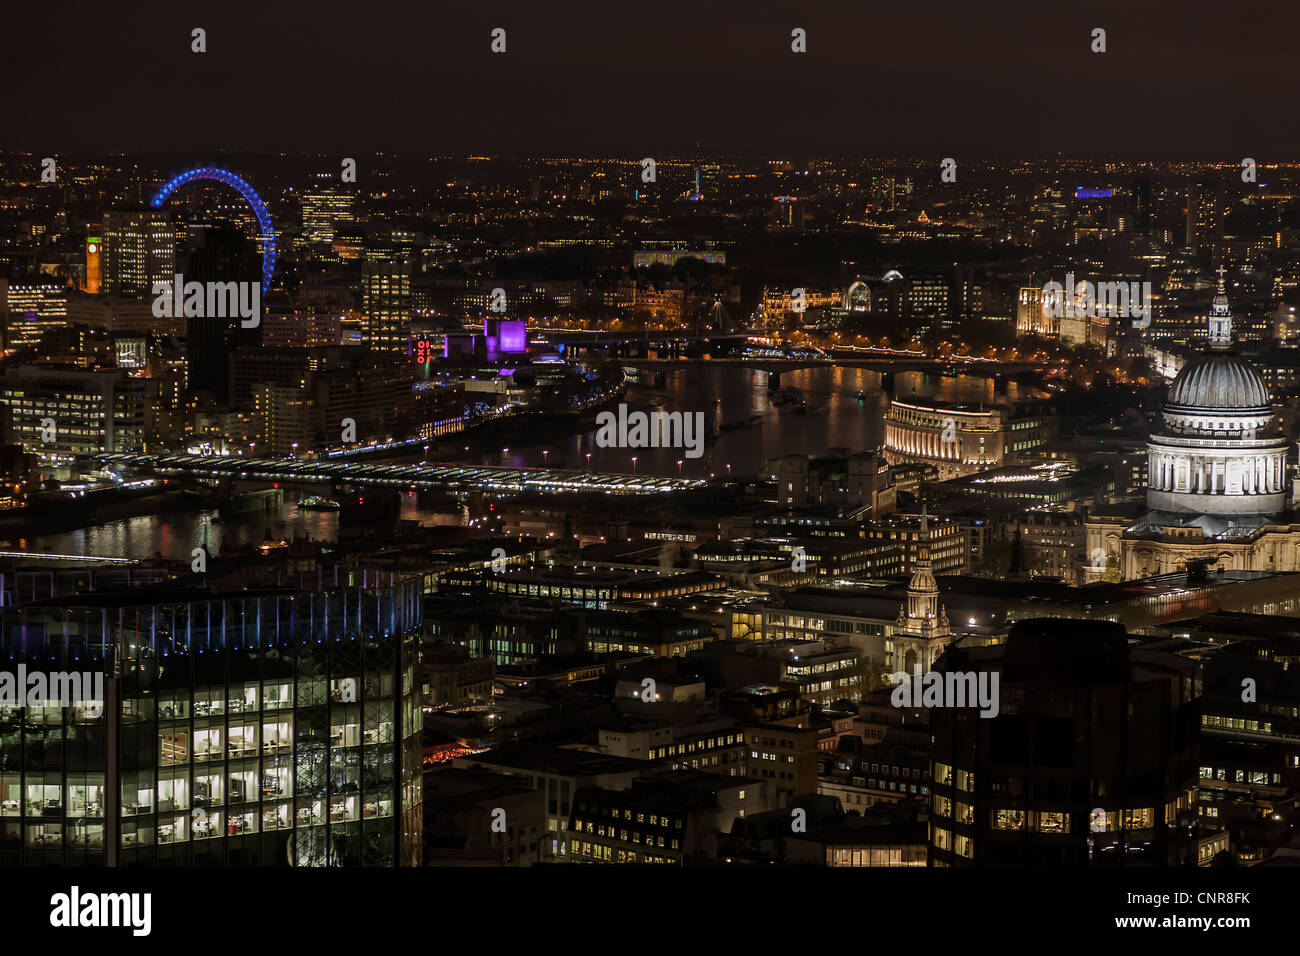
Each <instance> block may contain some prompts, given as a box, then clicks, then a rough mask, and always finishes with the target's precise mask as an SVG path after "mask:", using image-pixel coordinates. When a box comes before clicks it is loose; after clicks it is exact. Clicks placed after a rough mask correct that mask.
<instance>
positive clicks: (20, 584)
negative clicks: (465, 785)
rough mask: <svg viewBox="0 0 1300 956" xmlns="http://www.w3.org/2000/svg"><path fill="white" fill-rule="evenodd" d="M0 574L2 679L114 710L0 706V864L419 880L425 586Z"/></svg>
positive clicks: (348, 574) (381, 581) (361, 579)
mask: <svg viewBox="0 0 1300 956" xmlns="http://www.w3.org/2000/svg"><path fill="white" fill-rule="evenodd" d="M135 573H136V575H137V577H138V575H139V572H135ZM7 578H8V580H4V579H3V578H0V585H2V588H0V590H2V591H3V596H4V607H0V670H7V671H10V672H16V670H17V668H18V665H20V664H22V665H25V669H26V672H27V673H28V674H31V673H33V672H36V671H38V670H43V671H45V672H50V673H57V672H74V671H75V672H83V673H84V672H92V673H93V672H99V673H101V674H102V675H103V681H102V684H103V697H104V701H103V706H102V710H101V708H100V707H98V706H96V705H95V703H94V702H91V701H88V700H82V701H77V702H73V704H72V705H71V706H66V707H60V706H57V704H56V705H55V706H45V707H30V706H28V707H25V708H18V707H13V706H3V705H0V866H16V865H23V866H27V865H35V866H42V865H68V866H130V865H237V866H397V865H419V863H420V843H421V807H420V757H421V743H420V734H421V708H420V700H419V693H420V684H419V681H418V680H417V677H416V674H417V666H418V651H419V630H420V626H421V616H422V606H421V592H420V582H419V581H418V579H413V578H408V577H404V576H402V575H397V574H392V573H390V572H374V571H365V570H362V569H359V568H337V569H329V570H324V569H322V570H313V571H312V572H310V573H302V574H300V575H295V576H294V579H293V580H292V581H286V580H284V579H283V577H282V578H281V580H279V581H273V582H271V583H265V584H262V585H260V586H259V584H258V583H257V582H256V581H254V582H251V583H249V582H241V584H242V585H243V586H238V587H228V588H222V587H216V588H212V587H209V588H205V589H200V588H196V587H195V586H194V584H193V582H192V581H187V582H182V581H158V582H154V583H144V584H141V582H140V581H139V580H134V581H132V582H131V588H130V590H125V589H118V588H113V587H110V586H107V584H108V582H107V581H106V580H105V576H104V575H99V576H98V578H95V579H92V578H91V577H90V575H88V574H87V573H86V572H79V577H77V580H75V581H71V582H70V579H69V577H68V576H67V575H66V574H62V575H60V574H54V573H44V574H40V575H34V576H32V575H29V576H27V577H26V578H24V576H22V575H19V576H18V577H17V579H15V577H14V576H13V575H8V576H7ZM78 582H79V583H78ZM88 585H89V586H88ZM69 587H71V588H73V589H74V590H75V589H76V588H77V587H80V588H81V593H67V591H68V590H69ZM86 686H90V682H89V681H87V682H86Z"/></svg>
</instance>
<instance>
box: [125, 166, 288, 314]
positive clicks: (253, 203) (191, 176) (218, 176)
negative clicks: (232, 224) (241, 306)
mask: <svg viewBox="0 0 1300 956" xmlns="http://www.w3.org/2000/svg"><path fill="white" fill-rule="evenodd" d="M199 179H210V180H213V181H214V182H218V183H225V184H226V185H227V186H229V187H230V188H231V189H234V190H235V191H236V192H237V193H239V195H241V196H243V197H244V199H245V200H247V201H248V205H249V206H250V207H251V208H252V210H253V215H254V216H256V217H257V225H258V227H259V228H260V229H261V230H262V294H263V295H265V294H267V293H268V292H270V291H271V276H272V275H274V274H275V227H274V226H272V225H271V214H270V213H269V212H267V211H266V203H264V202H262V197H261V196H259V195H258V194H257V192H256V191H255V190H254V189H253V187H252V186H250V185H248V183H247V182H245V181H244V180H243V179H242V178H240V177H239V176H236V175H235V174H234V173H232V172H230V170H228V169H216V168H215V167H206V166H205V167H203V168H201V169H191V170H189V171H188V172H184V173H181V174H180V175H179V176H176V177H174V178H172V179H171V180H169V181H168V182H167V183H166V184H165V185H164V186H163V188H162V189H160V190H158V195H156V196H154V197H153V199H152V200H151V201H150V203H149V205H151V206H153V207H154V208H155V209H157V208H159V207H160V206H161V205H162V204H163V203H164V202H166V201H167V197H168V196H170V195H171V194H172V193H173V192H175V191H176V190H177V189H179V188H180V187H181V186H184V185H186V184H187V183H192V182H194V181H196V180H199Z"/></svg>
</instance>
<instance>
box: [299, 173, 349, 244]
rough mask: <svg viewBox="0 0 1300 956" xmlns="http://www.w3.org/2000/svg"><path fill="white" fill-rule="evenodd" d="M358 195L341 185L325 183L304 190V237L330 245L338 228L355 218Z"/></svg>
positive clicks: (309, 241)
mask: <svg viewBox="0 0 1300 956" xmlns="http://www.w3.org/2000/svg"><path fill="white" fill-rule="evenodd" d="M355 204H356V195H355V194H354V193H353V192H351V191H349V190H347V189H344V188H342V187H339V186H323V187H321V188H318V189H312V190H309V191H308V192H305V193H303V194H302V237H303V239H304V240H305V241H306V242H308V243H311V244H313V245H318V244H319V245H329V244H330V243H332V242H333V241H334V235H335V230H336V229H337V228H338V227H339V226H340V225H343V224H350V223H354V222H356V213H355V212H354V206H355Z"/></svg>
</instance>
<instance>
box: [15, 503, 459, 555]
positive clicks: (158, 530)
mask: <svg viewBox="0 0 1300 956" xmlns="http://www.w3.org/2000/svg"><path fill="white" fill-rule="evenodd" d="M439 505H440V507H438V506H434V507H421V502H420V500H419V499H418V498H417V497H416V496H415V495H409V494H404V495H402V518H404V519H410V520H415V521H420V522H422V523H424V524H426V525H435V524H460V523H462V521H463V520H465V517H464V513H463V512H462V513H456V512H453V511H448V510H442V509H445V508H447V507H448V503H447V502H439ZM214 514H215V513H214V512H211V511H191V512H184V513H178V514H167V515H144V516H142V517H138V518H127V519H125V520H122V521H110V522H108V523H107V524H103V525H96V526H95V527H92V528H81V529H79V530H77V531H68V532H65V533H63V534H51V535H44V536H41V537H35V538H29V539H28V540H27V550H29V551H41V552H45V553H52V554H86V555H95V556H96V557H125V558H152V557H153V556H154V555H155V554H161V555H163V557H166V558H171V559H173V560H176V561H187V562H188V561H190V560H191V559H192V555H193V550H194V549H195V548H199V547H203V548H206V549H207V551H208V553H209V554H217V553H219V552H220V551H221V549H222V547H223V546H229V547H231V548H239V547H242V546H243V545H246V544H253V545H257V544H261V543H262V542H263V541H265V540H266V539H267V537H268V536H269V537H271V538H272V539H274V540H277V541H278V540H281V539H284V540H288V539H291V538H295V537H297V538H311V539H313V540H318V541H319V540H325V541H333V540H335V539H336V538H337V537H338V529H339V513H338V512H337V511H299V510H298V509H297V506H296V505H295V504H293V503H292V502H288V501H286V502H285V504H284V507H283V508H282V509H280V510H279V511H275V512H268V513H266V514H257V515H242V516H240V517H239V518H238V519H234V518H226V519H222V520H219V521H215V522H214V521H212V520H210V519H211V518H212V517H213V516H214Z"/></svg>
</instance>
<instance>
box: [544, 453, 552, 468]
mask: <svg viewBox="0 0 1300 956" xmlns="http://www.w3.org/2000/svg"><path fill="white" fill-rule="evenodd" d="M550 453H551V450H550V449H549V448H543V449H542V467H543V468H545V467H546V456H547V455H549V454H550Z"/></svg>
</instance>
